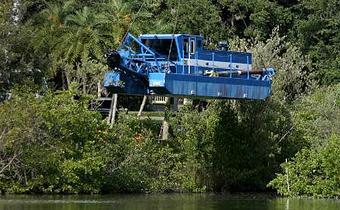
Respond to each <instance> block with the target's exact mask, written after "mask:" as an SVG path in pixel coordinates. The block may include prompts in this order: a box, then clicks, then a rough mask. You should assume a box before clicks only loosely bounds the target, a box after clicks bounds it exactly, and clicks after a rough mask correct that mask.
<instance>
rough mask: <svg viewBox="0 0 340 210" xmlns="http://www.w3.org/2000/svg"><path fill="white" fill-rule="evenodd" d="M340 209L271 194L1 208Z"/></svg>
mask: <svg viewBox="0 0 340 210" xmlns="http://www.w3.org/2000/svg"><path fill="white" fill-rule="evenodd" d="M90 209H91V210H92V209H94V210H112V209H122V210H134V209H138V210H152V209H160V210H193V209H195V210H196V209H200V210H248V209H254V210H340V201H339V200H328V199H287V198H275V197H271V196H268V195H260V194H253V195H215V194H165V195H163V194H162V195H87V196H84V195H77V196H75V195H72V196H60V195H57V196H32V195H6V196H0V210H90Z"/></svg>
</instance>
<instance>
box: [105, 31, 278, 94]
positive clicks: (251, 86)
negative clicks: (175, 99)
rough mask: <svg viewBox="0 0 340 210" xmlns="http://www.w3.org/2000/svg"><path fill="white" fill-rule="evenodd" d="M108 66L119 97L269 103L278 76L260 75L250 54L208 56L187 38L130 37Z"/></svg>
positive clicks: (108, 82) (196, 39)
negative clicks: (161, 96)
mask: <svg viewBox="0 0 340 210" xmlns="http://www.w3.org/2000/svg"><path fill="white" fill-rule="evenodd" d="M107 61H108V65H109V67H110V71H109V72H107V73H106V74H105V79H104V87H105V88H106V89H108V90H109V91H110V92H112V93H119V94H131V95H165V96H180V97H181V96H182V97H197V98H229V99H257V100H263V99H265V98H267V97H268V96H269V95H270V93H271V84H272V81H271V77H272V76H273V75H274V69H273V68H266V69H262V70H254V69H253V68H252V55H251V54H250V53H243V52H234V51H223V50H207V49H204V47H203V37H202V36H193V35H186V34H145V35H140V36H139V38H136V37H134V36H132V35H131V34H129V33H128V34H126V36H125V38H124V39H123V42H122V44H121V46H120V48H119V49H118V50H117V51H113V52H111V53H110V54H109V55H108V57H107Z"/></svg>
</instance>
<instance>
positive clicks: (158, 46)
mask: <svg viewBox="0 0 340 210" xmlns="http://www.w3.org/2000/svg"><path fill="white" fill-rule="evenodd" d="M142 42H143V44H145V45H146V46H148V47H149V48H151V50H153V51H155V52H156V53H158V54H160V55H161V56H162V57H164V58H168V56H169V53H170V60H172V61H175V60H177V58H178V52H177V45H176V40H175V39H144V40H142ZM170 48H171V50H170Z"/></svg>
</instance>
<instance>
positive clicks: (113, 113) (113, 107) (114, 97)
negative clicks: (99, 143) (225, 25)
mask: <svg viewBox="0 0 340 210" xmlns="http://www.w3.org/2000/svg"><path fill="white" fill-rule="evenodd" d="M117 100H118V94H113V95H112V100H111V107H110V112H109V117H108V118H107V123H109V124H111V127H112V126H113V124H114V123H115V118H116V111H117Z"/></svg>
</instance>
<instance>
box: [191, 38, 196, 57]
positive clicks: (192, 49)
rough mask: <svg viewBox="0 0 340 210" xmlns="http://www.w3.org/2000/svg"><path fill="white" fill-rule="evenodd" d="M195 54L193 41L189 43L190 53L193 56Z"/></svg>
mask: <svg viewBox="0 0 340 210" xmlns="http://www.w3.org/2000/svg"><path fill="white" fill-rule="evenodd" d="M195 52H196V42H195V40H191V41H190V53H191V54H194V53H195Z"/></svg>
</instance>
